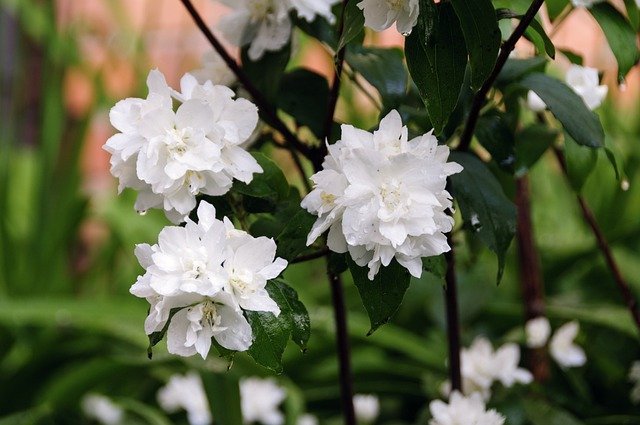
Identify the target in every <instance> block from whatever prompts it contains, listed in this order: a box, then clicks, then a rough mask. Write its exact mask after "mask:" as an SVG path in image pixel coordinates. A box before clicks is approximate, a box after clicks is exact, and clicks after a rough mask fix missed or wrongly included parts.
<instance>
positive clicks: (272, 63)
mask: <svg viewBox="0 0 640 425" xmlns="http://www.w3.org/2000/svg"><path fill="white" fill-rule="evenodd" d="M248 50H249V48H248V47H245V48H243V49H242V51H241V53H240V55H241V59H242V69H243V70H244V72H245V73H246V74H247V76H248V77H249V79H250V80H251V82H252V83H253V84H254V85H255V86H256V88H257V89H258V90H260V91H261V92H262V94H264V95H265V97H266V98H267V99H268V100H270V101H272V102H273V101H275V99H276V97H277V94H278V89H279V87H280V80H281V79H282V75H283V74H284V70H285V68H286V67H287V64H288V63H289V58H290V57H291V45H290V44H287V45H286V46H284V47H283V48H282V49H280V50H278V51H277V52H269V51H268V52H265V54H264V56H262V57H261V58H260V59H259V60H257V61H255V62H254V61H252V60H251V59H249V56H248V53H247V52H248Z"/></svg>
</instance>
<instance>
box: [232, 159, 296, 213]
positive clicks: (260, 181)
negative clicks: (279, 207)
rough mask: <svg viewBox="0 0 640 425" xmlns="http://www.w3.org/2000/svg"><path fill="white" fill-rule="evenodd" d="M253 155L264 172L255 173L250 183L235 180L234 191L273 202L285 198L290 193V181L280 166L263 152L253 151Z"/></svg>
mask: <svg viewBox="0 0 640 425" xmlns="http://www.w3.org/2000/svg"><path fill="white" fill-rule="evenodd" d="M251 155H253V157H254V158H255V159H256V161H258V164H260V166H261V167H262V170H263V172H262V173H260V174H254V175H253V180H252V181H251V183H249V184H248V185H247V184H245V183H242V182H240V181H236V182H234V184H233V191H235V192H237V193H241V194H242V195H246V196H251V197H254V198H261V199H266V200H269V201H272V202H277V201H278V200H281V199H285V198H286V197H287V196H288V195H289V183H287V179H286V178H285V176H284V174H283V173H282V170H281V169H280V167H278V166H277V165H276V163H275V162H273V161H272V160H270V159H269V158H267V157H266V156H265V155H264V154H262V153H259V152H252V153H251Z"/></svg>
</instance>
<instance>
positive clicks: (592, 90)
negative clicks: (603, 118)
mask: <svg viewBox="0 0 640 425" xmlns="http://www.w3.org/2000/svg"><path fill="white" fill-rule="evenodd" d="M565 82H566V83H567V85H568V86H569V87H571V88H572V89H573V91H574V92H576V94H577V95H578V96H580V97H581V98H582V100H583V101H584V103H585V105H587V108H589V109H590V110H592V111H593V110H594V109H596V108H597V107H598V106H600V105H601V104H602V102H603V101H604V98H605V97H607V93H608V91H609V87H607V86H606V85H601V84H600V78H599V77H598V70H597V69H595V68H589V67H585V66H580V65H571V66H570V67H569V69H568V70H567V74H566V75H565ZM527 106H528V107H529V109H531V110H532V111H534V112H541V111H544V110H545V109H546V108H547V105H546V103H544V101H543V100H542V99H541V98H540V96H538V95H537V94H536V93H535V92H533V91H531V90H530V91H529V92H528V93H527Z"/></svg>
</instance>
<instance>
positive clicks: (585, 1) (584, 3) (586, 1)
mask: <svg viewBox="0 0 640 425" xmlns="http://www.w3.org/2000/svg"><path fill="white" fill-rule="evenodd" d="M601 1H602V0H571V4H573V7H587V8H589V7H591V6H593V5H594V4H596V3H599V2H601Z"/></svg>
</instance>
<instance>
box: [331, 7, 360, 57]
mask: <svg viewBox="0 0 640 425" xmlns="http://www.w3.org/2000/svg"><path fill="white" fill-rule="evenodd" d="M357 4H358V2H357V1H350V2H348V3H347V7H346V8H345V10H344V17H343V19H344V29H343V31H342V36H341V37H340V41H339V42H338V49H337V50H340V49H341V48H343V47H345V46H346V45H347V44H348V43H349V42H350V41H351V40H353V39H354V38H356V37H357V36H358V35H360V33H361V32H362V31H363V30H364V15H363V14H362V10H360V9H359V8H358V6H357Z"/></svg>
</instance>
